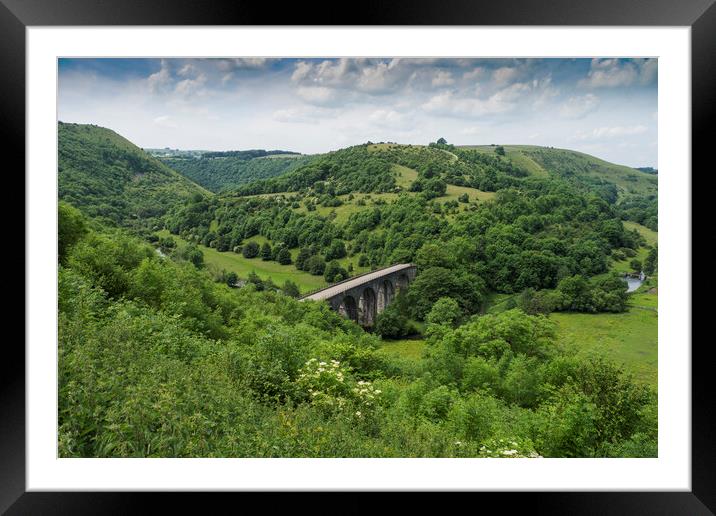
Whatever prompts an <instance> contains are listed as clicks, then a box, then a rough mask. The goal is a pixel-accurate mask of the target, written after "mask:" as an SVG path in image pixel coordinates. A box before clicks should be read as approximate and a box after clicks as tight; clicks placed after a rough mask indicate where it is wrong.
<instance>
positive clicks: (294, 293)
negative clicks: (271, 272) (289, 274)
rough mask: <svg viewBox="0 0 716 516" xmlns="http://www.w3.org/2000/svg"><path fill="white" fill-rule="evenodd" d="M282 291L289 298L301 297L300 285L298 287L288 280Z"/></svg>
mask: <svg viewBox="0 0 716 516" xmlns="http://www.w3.org/2000/svg"><path fill="white" fill-rule="evenodd" d="M281 290H282V291H283V293H284V294H285V295H287V296H289V297H294V298H296V297H298V296H299V295H300V292H299V290H298V285H296V284H295V283H294V282H293V281H291V280H286V281H285V282H284V284H283V287H281Z"/></svg>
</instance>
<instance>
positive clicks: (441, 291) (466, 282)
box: [408, 267, 485, 319]
mask: <svg viewBox="0 0 716 516" xmlns="http://www.w3.org/2000/svg"><path fill="white" fill-rule="evenodd" d="M484 290H485V284H484V282H483V281H482V280H481V279H480V278H479V277H478V276H474V275H470V274H467V273H465V272H464V271H461V270H460V269H455V270H450V269H446V268H444V267H431V268H429V269H425V270H423V271H422V272H421V273H420V274H418V277H417V278H415V281H413V283H411V284H410V287H409V288H408V299H409V302H408V306H409V307H410V311H411V313H412V314H413V315H414V316H415V317H416V318H418V319H423V318H424V317H425V316H426V315H427V313H428V311H429V310H430V309H431V308H432V306H433V303H435V301H437V300H438V299H440V298H441V297H452V298H453V299H455V300H456V301H457V303H458V305H460V308H462V310H463V312H465V313H474V312H477V310H478V309H479V308H480V303H481V302H482V300H483V296H484Z"/></svg>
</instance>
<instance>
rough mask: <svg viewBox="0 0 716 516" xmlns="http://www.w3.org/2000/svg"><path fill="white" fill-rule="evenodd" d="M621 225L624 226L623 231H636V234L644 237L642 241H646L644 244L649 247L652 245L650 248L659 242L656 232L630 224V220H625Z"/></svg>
mask: <svg viewBox="0 0 716 516" xmlns="http://www.w3.org/2000/svg"><path fill="white" fill-rule="evenodd" d="M623 224H624V229H627V230H633V229H636V230H637V232H638V233H639V234H640V235H641V236H643V237H644V239H645V240H646V243H647V244H649V245H652V246H653V245H656V244H657V242H658V241H659V234H658V233H657V232H656V231H654V230H651V229H649V228H648V227H646V226H642V225H641V224H637V223H636V222H632V221H630V220H625V221H624V222H623Z"/></svg>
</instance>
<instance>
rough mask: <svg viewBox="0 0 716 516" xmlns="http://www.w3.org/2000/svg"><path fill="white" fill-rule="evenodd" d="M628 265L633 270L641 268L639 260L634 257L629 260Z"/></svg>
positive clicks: (637, 270)
mask: <svg viewBox="0 0 716 516" xmlns="http://www.w3.org/2000/svg"><path fill="white" fill-rule="evenodd" d="M629 267H631V269H632V270H633V271H636V272H639V271H641V269H642V266H641V261H640V260H637V259H636V258H634V259H633V260H632V261H630V262H629Z"/></svg>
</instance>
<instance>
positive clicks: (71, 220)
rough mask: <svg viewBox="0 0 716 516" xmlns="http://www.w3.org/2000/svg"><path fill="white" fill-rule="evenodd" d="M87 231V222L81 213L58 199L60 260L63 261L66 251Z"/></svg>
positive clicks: (58, 247)
mask: <svg viewBox="0 0 716 516" xmlns="http://www.w3.org/2000/svg"><path fill="white" fill-rule="evenodd" d="M85 233H87V224H86V222H85V219H84V217H83V216H82V213H81V212H80V211H79V210H78V209H76V208H74V207H72V206H70V205H69V204H67V203H66V202H63V201H60V202H59V204H58V207H57V251H58V258H59V261H60V262H64V261H65V258H66V256H67V251H68V250H69V249H70V247H72V246H73V245H75V244H76V243H77V242H78V241H79V240H80V239H81V238H82V237H83V236H84V235H85Z"/></svg>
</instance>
